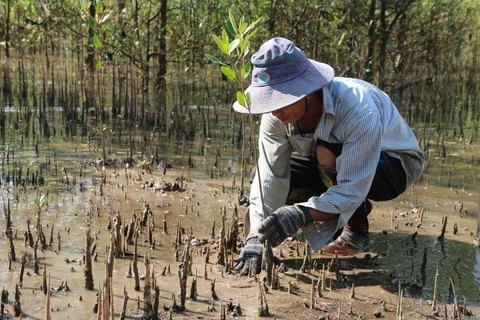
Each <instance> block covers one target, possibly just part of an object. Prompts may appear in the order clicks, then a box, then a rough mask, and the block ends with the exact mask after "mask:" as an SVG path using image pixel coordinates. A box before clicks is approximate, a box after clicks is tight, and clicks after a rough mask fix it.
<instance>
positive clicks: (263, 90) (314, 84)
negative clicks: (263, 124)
mask: <svg viewBox="0 0 480 320" xmlns="http://www.w3.org/2000/svg"><path fill="white" fill-rule="evenodd" d="M309 61H310V65H309V66H308V67H307V69H306V70H305V72H303V73H302V74H301V75H300V76H298V77H296V78H295V79H292V80H289V81H285V82H282V83H277V84H274V85H268V84H264V85H261V86H258V85H257V86H253V85H250V86H249V87H248V88H247V90H245V92H249V93H250V96H251V105H250V108H249V109H247V108H246V107H244V106H242V105H240V104H239V103H238V101H235V103H234V104H233V109H234V110H235V111H237V112H239V113H251V114H263V113H270V112H273V111H275V110H278V109H282V108H285V107H287V106H289V105H292V104H294V103H295V102H297V101H299V100H301V99H303V98H304V97H306V96H308V95H309V94H310V93H312V92H315V91H317V90H319V89H321V88H323V87H325V86H326V85H327V84H329V83H330V82H331V81H332V80H333V77H334V70H333V68H332V67H331V66H329V65H328V64H325V63H321V62H317V61H315V60H311V59H309Z"/></svg>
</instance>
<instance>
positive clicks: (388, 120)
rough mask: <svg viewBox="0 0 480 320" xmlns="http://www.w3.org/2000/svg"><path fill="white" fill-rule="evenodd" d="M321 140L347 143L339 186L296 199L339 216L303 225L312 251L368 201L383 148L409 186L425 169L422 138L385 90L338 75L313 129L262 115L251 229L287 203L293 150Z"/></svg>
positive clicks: (308, 149) (308, 151)
mask: <svg viewBox="0 0 480 320" xmlns="http://www.w3.org/2000/svg"><path fill="white" fill-rule="evenodd" d="M317 139H321V140H324V141H327V142H330V143H342V144H343V147H342V153H341V155H340V156H339V157H338V158H337V160H336V169H337V184H336V185H334V186H332V187H330V188H329V189H328V190H327V191H326V192H325V193H323V194H321V195H318V196H314V197H311V198H310V199H309V200H308V201H307V202H302V203H297V204H298V205H301V206H305V207H308V208H312V209H315V210H319V211H323V212H327V213H332V214H338V215H339V219H338V220H333V222H331V223H324V224H313V225H310V226H307V227H304V228H302V231H303V233H304V235H305V238H306V239H307V241H308V242H309V243H310V245H311V248H312V250H314V251H317V250H320V249H321V248H322V246H323V245H325V244H326V243H327V242H328V241H329V240H330V239H331V238H332V236H333V235H334V233H335V232H336V230H338V229H339V228H343V226H344V225H345V224H346V223H347V222H348V220H349V219H350V217H351V216H352V214H353V212H354V211H355V210H356V209H357V208H358V207H359V206H360V204H361V203H362V201H364V200H365V198H366V196H367V194H368V192H369V190H370V187H371V184H372V180H373V177H374V174H375V171H376V168H377V164H378V161H379V158H380V152H381V151H384V152H386V153H387V154H388V155H390V156H392V157H395V158H398V159H400V161H401V163H402V165H403V168H404V169H405V173H406V181H407V186H405V187H408V186H410V185H412V184H414V183H415V182H416V181H417V179H418V178H419V177H420V175H421V174H422V172H423V169H424V154H423V152H422V150H421V149H420V147H419V145H418V141H417V139H416V137H415V135H414V133H413V132H412V130H411V129H410V127H409V126H408V125H407V123H406V122H405V120H404V119H403V117H402V116H401V115H400V113H399V112H398V110H397V108H396V107H395V105H394V104H393V103H392V101H391V100H390V98H389V97H388V96H387V94H385V93H384V92H383V91H381V90H380V89H378V88H377V87H375V86H374V85H372V84H370V83H368V82H365V81H363V80H359V79H350V78H340V77H337V78H334V80H333V81H332V82H330V84H329V85H328V86H326V87H324V88H323V114H322V116H321V118H320V120H319V122H318V125H317V127H316V129H315V132H314V133H310V134H303V135H301V134H300V133H299V132H298V131H297V129H296V127H295V126H294V125H293V124H287V123H283V122H281V121H280V120H278V119H277V118H276V117H274V116H273V115H272V114H271V113H269V114H264V115H263V116H262V119H261V124H260V133H259V158H258V163H257V165H258V168H259V172H257V174H256V176H255V179H254V181H253V183H252V187H251V190H250V207H249V215H250V216H249V218H250V232H251V233H252V232H253V233H256V232H257V231H258V227H259V226H260V224H261V222H262V221H263V219H264V218H265V217H267V216H268V215H270V214H271V213H273V212H274V211H275V210H276V209H278V208H279V207H281V206H283V205H285V202H286V199H287V196H288V192H289V189H290V158H291V154H292V151H296V152H298V153H299V154H300V155H303V156H310V155H315V154H316V153H315V152H316V150H315V141H316V140H317ZM259 181H260V183H259ZM260 186H261V188H262V192H263V200H264V206H263V207H262V204H261V197H260ZM337 221H338V222H337Z"/></svg>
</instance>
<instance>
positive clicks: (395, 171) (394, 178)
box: [289, 152, 407, 202]
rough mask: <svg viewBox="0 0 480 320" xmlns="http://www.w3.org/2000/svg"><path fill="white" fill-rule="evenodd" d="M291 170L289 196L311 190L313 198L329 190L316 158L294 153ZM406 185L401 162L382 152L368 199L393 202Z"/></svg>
mask: <svg viewBox="0 0 480 320" xmlns="http://www.w3.org/2000/svg"><path fill="white" fill-rule="evenodd" d="M290 168H291V176H290V192H289V194H291V195H293V193H295V190H296V189H300V190H302V189H309V190H311V193H310V196H312V195H315V194H316V195H320V194H322V193H324V192H325V191H326V190H327V187H326V186H325V184H324V183H323V180H322V179H321V177H320V174H319V172H318V162H317V158H316V157H303V156H300V155H299V154H297V153H293V154H292V159H291V162H290ZM406 184H407V182H406V175H405V170H404V169H403V166H402V164H401V162H400V160H398V159H396V158H393V157H391V156H389V155H388V154H386V153H385V152H381V154H380V159H379V160H378V165H377V170H376V171H375V176H374V177H373V181H372V186H371V188H370V190H369V192H368V194H367V199H371V200H373V201H387V200H392V199H394V198H396V197H397V196H399V195H400V194H402V193H403V192H404V191H405V189H406ZM289 198H290V195H289ZM307 199H308V198H307ZM307 199H291V200H290V199H289V202H292V200H293V202H301V201H306V200H307Z"/></svg>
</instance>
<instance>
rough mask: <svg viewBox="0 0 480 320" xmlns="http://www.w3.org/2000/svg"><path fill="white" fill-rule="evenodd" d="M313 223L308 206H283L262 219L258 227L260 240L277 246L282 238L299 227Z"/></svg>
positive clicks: (285, 237)
mask: <svg viewBox="0 0 480 320" xmlns="http://www.w3.org/2000/svg"><path fill="white" fill-rule="evenodd" d="M311 223H313V218H312V215H311V214H310V211H309V210H308V208H305V207H301V206H295V205H293V206H284V207H281V208H278V209H277V210H276V211H275V212H274V213H272V214H271V215H270V216H268V217H267V218H266V219H265V220H263V222H262V224H261V225H260V227H259V228H258V232H259V233H260V236H259V237H258V240H259V241H260V242H265V240H268V242H269V243H270V244H271V245H272V247H276V246H278V245H279V244H280V243H282V242H283V240H285V239H287V238H288V237H290V236H292V235H294V234H295V232H297V231H298V229H300V228H301V227H304V226H307V225H309V224H311Z"/></svg>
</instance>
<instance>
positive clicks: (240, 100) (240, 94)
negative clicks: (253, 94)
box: [237, 91, 245, 107]
mask: <svg viewBox="0 0 480 320" xmlns="http://www.w3.org/2000/svg"><path fill="white" fill-rule="evenodd" d="M237 101H238V104H239V105H241V106H242V107H245V96H244V95H243V92H242V91H237Z"/></svg>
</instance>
